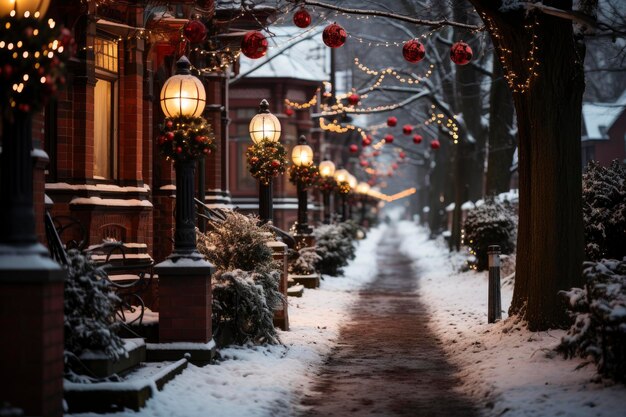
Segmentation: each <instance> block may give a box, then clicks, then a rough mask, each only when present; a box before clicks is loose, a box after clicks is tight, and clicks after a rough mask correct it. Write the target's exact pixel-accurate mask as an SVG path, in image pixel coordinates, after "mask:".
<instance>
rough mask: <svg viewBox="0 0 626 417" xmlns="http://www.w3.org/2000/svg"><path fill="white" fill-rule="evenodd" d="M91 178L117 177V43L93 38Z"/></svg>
mask: <svg viewBox="0 0 626 417" xmlns="http://www.w3.org/2000/svg"><path fill="white" fill-rule="evenodd" d="M94 52H95V64H96V86H95V88H94V158H93V159H94V178H96V179H115V178H116V177H117V107H118V106H117V97H118V94H117V78H118V74H117V71H118V54H117V43H115V42H113V41H111V40H107V39H102V38H96V39H95V50H94Z"/></svg>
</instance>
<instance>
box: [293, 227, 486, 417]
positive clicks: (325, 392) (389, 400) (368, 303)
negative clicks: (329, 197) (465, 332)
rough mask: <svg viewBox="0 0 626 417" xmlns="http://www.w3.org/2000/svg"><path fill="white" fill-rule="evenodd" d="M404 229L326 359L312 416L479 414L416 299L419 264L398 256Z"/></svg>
mask: <svg viewBox="0 0 626 417" xmlns="http://www.w3.org/2000/svg"><path fill="white" fill-rule="evenodd" d="M401 240H402V238H401V236H400V235H399V234H398V231H397V226H396V227H391V228H389V229H388V230H387V231H386V233H385V236H384V237H383V239H382V241H381V243H380V246H379V250H378V271H379V272H378V275H377V276H376V278H375V280H374V281H373V282H372V283H371V284H369V285H368V286H367V287H365V289H363V290H361V292H360V298H359V300H358V302H357V303H356V305H355V306H354V307H353V309H352V311H351V320H350V321H348V322H347V323H345V325H344V327H342V328H341V331H340V335H339V340H338V343H337V345H336V347H335V348H333V350H332V353H331V354H330V355H329V357H328V359H327V360H326V362H325V364H324V366H323V368H322V370H321V372H320V375H319V377H318V378H317V380H316V384H315V386H314V388H313V391H314V392H315V394H314V395H310V396H306V398H305V399H304V400H303V401H302V405H304V406H310V408H309V409H308V410H307V411H306V412H305V414H304V415H306V416H344V415H347V414H352V415H377V416H429V417H431V416H466V417H469V416H472V415H476V412H475V408H474V406H473V404H471V402H469V401H468V399H466V398H464V397H463V396H462V395H460V394H457V393H455V392H454V387H455V386H456V385H457V384H458V381H457V380H456V379H455V377H454V376H453V375H454V374H455V372H456V370H455V369H454V368H453V367H452V365H450V364H449V363H448V362H447V361H446V359H445V357H444V352H443V350H442V348H441V343H442V342H441V341H440V340H439V339H438V338H437V337H436V336H435V335H434V334H433V333H432V331H431V330H430V329H429V328H428V311H427V309H426V308H425V306H424V305H423V304H422V303H421V302H420V300H419V296H418V295H417V294H416V289H417V288H416V287H417V283H418V279H417V277H416V276H415V271H414V270H413V268H412V260H411V259H410V258H409V257H407V256H406V255H405V254H403V253H401V252H399V251H398V247H399V246H400V243H401Z"/></svg>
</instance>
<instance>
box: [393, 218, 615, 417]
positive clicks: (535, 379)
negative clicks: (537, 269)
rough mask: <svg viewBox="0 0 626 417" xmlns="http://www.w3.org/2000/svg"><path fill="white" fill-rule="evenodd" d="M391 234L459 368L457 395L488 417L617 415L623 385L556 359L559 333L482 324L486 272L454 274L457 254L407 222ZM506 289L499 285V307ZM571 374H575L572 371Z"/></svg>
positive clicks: (576, 362)
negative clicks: (399, 238) (478, 404)
mask: <svg viewBox="0 0 626 417" xmlns="http://www.w3.org/2000/svg"><path fill="white" fill-rule="evenodd" d="M398 230H399V231H400V232H401V233H402V234H403V236H404V239H403V243H402V245H401V250H403V251H404V252H405V253H407V254H409V255H410V256H411V257H412V258H413V259H414V266H415V268H416V270H417V271H418V276H420V287H419V289H418V292H419V294H420V296H421V298H422V300H423V302H424V303H425V304H426V305H427V306H428V308H429V310H430V312H431V313H432V321H431V324H430V325H431V328H432V329H433V331H434V332H435V333H436V334H437V335H438V337H439V338H440V339H441V342H442V343H441V346H442V347H443V348H444V349H445V351H446V353H447V354H448V356H449V358H450V360H451V361H452V362H453V363H454V364H455V365H457V366H458V368H459V372H458V374H459V378H460V379H461V381H462V390H463V391H464V392H465V393H466V394H467V395H468V396H471V397H472V398H475V399H478V400H479V401H483V402H484V405H485V409H484V411H485V414H486V415H490V416H502V415H504V416H507V417H508V416H568V417H583V416H603V417H612V416H615V417H617V416H624V415H626V387H624V386H623V385H613V384H612V383H610V382H592V381H594V380H596V379H597V378H595V375H596V373H595V365H593V364H588V365H586V366H583V367H582V368H579V367H580V366H582V365H583V363H584V361H583V360H581V359H573V360H564V359H563V358H562V357H560V356H556V355H555V354H554V352H553V350H552V349H553V348H554V347H555V346H556V345H557V344H558V342H559V341H560V338H561V336H562V335H563V334H564V331H562V330H552V331H547V332H530V331H528V329H526V328H525V327H524V326H523V324H520V323H518V322H517V321H516V318H515V317H511V318H506V313H503V318H504V320H503V321H501V322H498V323H495V324H487V282H488V274H487V272H486V271H485V272H482V273H476V272H474V271H468V272H459V270H460V267H461V265H462V263H463V262H464V259H465V256H464V255H462V254H450V253H449V252H448V251H447V249H446V247H445V245H444V243H443V242H442V241H441V240H429V239H428V232H427V231H426V230H424V229H421V228H418V227H417V226H415V225H413V224H412V223H409V222H404V223H402V225H401V227H399V228H398ZM512 291H513V288H512V285H503V287H502V309H503V310H504V311H505V312H506V311H507V310H508V307H509V305H510V303H511V297H512ZM577 368H579V369H577Z"/></svg>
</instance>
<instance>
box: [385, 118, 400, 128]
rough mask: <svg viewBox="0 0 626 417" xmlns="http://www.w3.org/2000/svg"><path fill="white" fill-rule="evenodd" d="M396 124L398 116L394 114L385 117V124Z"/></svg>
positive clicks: (391, 125)
mask: <svg viewBox="0 0 626 417" xmlns="http://www.w3.org/2000/svg"><path fill="white" fill-rule="evenodd" d="M397 124H398V118H397V117H395V116H391V117H389V118H388V119H387V126H389V127H394V126H395V125H397Z"/></svg>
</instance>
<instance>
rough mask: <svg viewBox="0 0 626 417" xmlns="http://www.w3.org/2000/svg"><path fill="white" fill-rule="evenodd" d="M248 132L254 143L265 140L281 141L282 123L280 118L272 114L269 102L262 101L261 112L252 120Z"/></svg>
mask: <svg viewBox="0 0 626 417" xmlns="http://www.w3.org/2000/svg"><path fill="white" fill-rule="evenodd" d="M248 131H249V132H250V138H251V139H252V141H253V142H254V143H259V142H261V141H264V140H269V141H271V142H278V140H279V139H280V132H281V127H280V121H279V120H278V117H276V116H274V115H273V114H272V113H270V105H269V103H268V102H267V100H263V101H261V104H260V105H259V112H258V113H257V114H256V115H255V116H254V117H253V118H252V120H250V126H249V128H248Z"/></svg>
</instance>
